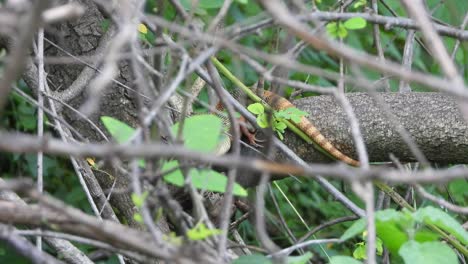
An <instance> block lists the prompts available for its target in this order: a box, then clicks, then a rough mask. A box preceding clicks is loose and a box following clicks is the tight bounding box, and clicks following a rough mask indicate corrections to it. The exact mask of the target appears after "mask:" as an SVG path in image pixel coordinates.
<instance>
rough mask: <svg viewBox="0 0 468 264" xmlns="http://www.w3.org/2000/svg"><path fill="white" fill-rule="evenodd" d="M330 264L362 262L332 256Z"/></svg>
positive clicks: (345, 257)
mask: <svg viewBox="0 0 468 264" xmlns="http://www.w3.org/2000/svg"><path fill="white" fill-rule="evenodd" d="M330 264H362V262H360V261H357V260H355V259H353V258H352V257H347V256H334V257H331V258H330Z"/></svg>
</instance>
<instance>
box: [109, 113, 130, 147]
mask: <svg viewBox="0 0 468 264" xmlns="http://www.w3.org/2000/svg"><path fill="white" fill-rule="evenodd" d="M101 122H102V123H103V124H104V127H106V129H107V131H109V133H110V134H111V135H112V137H113V138H114V139H115V140H116V141H117V142H118V143H120V144H122V143H125V142H127V141H128V140H129V139H130V137H131V136H132V135H133V133H134V132H135V129H134V128H133V127H130V126H129V125H127V124H125V123H124V122H122V121H119V120H117V119H115V118H113V117H110V116H101Z"/></svg>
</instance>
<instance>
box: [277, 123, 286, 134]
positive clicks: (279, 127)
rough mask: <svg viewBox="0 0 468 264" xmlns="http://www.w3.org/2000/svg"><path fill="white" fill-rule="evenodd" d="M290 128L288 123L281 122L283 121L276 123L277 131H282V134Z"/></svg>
mask: <svg viewBox="0 0 468 264" xmlns="http://www.w3.org/2000/svg"><path fill="white" fill-rule="evenodd" d="M287 127H288V126H287V125H286V123H284V122H281V121H277V122H276V123H275V129H276V130H278V131H280V132H284V130H285V129H286V128H287Z"/></svg>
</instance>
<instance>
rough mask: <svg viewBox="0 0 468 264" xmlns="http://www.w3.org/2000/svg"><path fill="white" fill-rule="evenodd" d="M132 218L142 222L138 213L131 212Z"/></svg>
mask: <svg viewBox="0 0 468 264" xmlns="http://www.w3.org/2000/svg"><path fill="white" fill-rule="evenodd" d="M133 219H134V220H135V221H137V222H138V223H143V217H142V216H141V214H139V213H134V214H133Z"/></svg>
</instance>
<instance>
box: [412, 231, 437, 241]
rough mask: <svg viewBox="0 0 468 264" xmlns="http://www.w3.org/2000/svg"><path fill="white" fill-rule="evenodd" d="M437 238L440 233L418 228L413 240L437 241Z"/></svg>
mask: <svg viewBox="0 0 468 264" xmlns="http://www.w3.org/2000/svg"><path fill="white" fill-rule="evenodd" d="M439 238H440V235H438V234H437V233H434V231H430V230H424V229H423V230H418V231H417V232H416V234H414V240H416V241H417V242H419V243H424V242H431V241H437V240H438V239H439Z"/></svg>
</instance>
